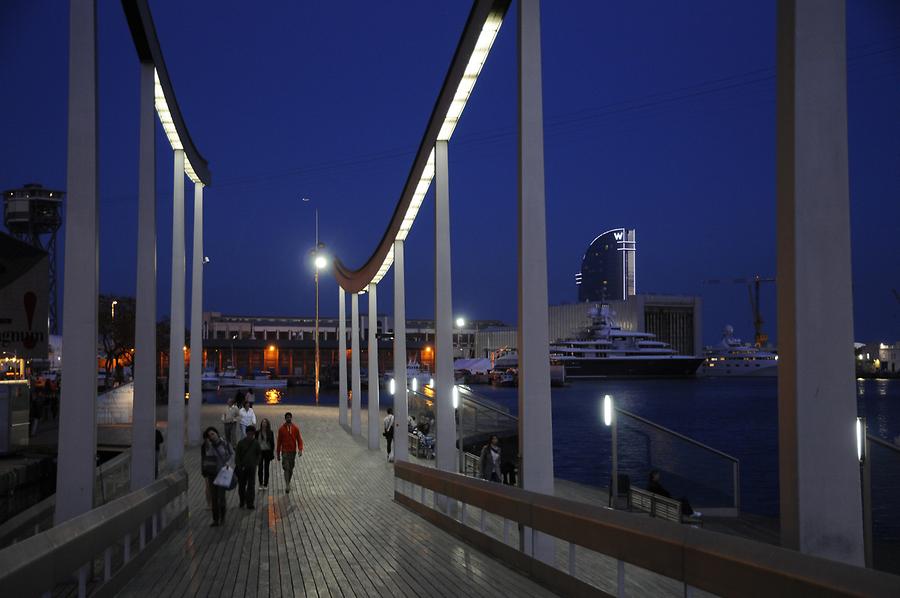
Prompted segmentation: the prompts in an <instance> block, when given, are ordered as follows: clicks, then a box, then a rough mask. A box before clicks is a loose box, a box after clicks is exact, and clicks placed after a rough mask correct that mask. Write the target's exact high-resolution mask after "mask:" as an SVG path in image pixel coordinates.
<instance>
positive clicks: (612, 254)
mask: <svg viewBox="0 0 900 598" xmlns="http://www.w3.org/2000/svg"><path fill="white" fill-rule="evenodd" d="M636 251H637V248H636V244H635V236H634V229H633V228H630V229H624V228H614V229H612V230H608V231H606V232H605V233H603V234H602V235H599V236H597V237H596V238H595V239H594V240H593V241H591V244H590V246H589V247H588V248H587V251H586V252H585V253H584V257H583V258H582V260H581V272H579V273H578V274H576V275H575V284H576V285H578V301H579V302H582V303H584V302H585V301H616V300H618V301H625V300H627V299H628V298H629V297H632V296H634V295H635V294H636V291H635V270H634V260H635V253H636Z"/></svg>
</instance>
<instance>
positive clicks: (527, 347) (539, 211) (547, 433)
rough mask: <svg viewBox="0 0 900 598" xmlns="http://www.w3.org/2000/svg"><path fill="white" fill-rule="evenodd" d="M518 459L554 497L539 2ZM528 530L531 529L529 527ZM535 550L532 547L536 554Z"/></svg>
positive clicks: (523, 167)
mask: <svg viewBox="0 0 900 598" xmlns="http://www.w3.org/2000/svg"><path fill="white" fill-rule="evenodd" d="M518 32H519V264H518V265H519V289H518V292H519V326H518V343H517V345H518V353H519V456H520V457H521V458H522V472H521V475H522V487H523V488H525V489H526V490H531V491H533V492H541V493H543V494H550V495H552V494H553V427H552V420H551V413H550V356H549V353H548V347H549V346H550V342H549V322H548V314H547V306H548V299H547V231H546V216H545V214H546V212H545V207H544V116H543V98H542V89H541V5H540V1H539V0H522V1H521V2H520V3H519V29H518ZM526 531H527V530H526ZM524 538H525V542H524V549H525V551H526V553H531V554H533V555H534V557H535V558H538V559H540V560H542V561H544V562H546V563H552V562H553V556H554V554H553V551H554V542H553V538H551V537H550V536H546V535H544V534H540V533H535V534H534V538H535V542H534V546H531V538H532V535H531V533H525V534H524ZM532 550H533V552H532Z"/></svg>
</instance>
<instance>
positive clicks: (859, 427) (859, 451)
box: [856, 417, 865, 463]
mask: <svg viewBox="0 0 900 598" xmlns="http://www.w3.org/2000/svg"><path fill="white" fill-rule="evenodd" d="M864 435H865V432H864V430H863V418H861V417H857V418H856V459H857V461H859V462H860V463H862V462H863V459H864V452H863V451H864V449H863V443H864V441H863V436H864Z"/></svg>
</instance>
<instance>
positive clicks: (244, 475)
mask: <svg viewBox="0 0 900 598" xmlns="http://www.w3.org/2000/svg"><path fill="white" fill-rule="evenodd" d="M246 432H247V435H246V436H245V437H244V438H243V439H241V441H240V442H238V445H237V448H236V449H235V451H234V453H235V458H234V465H235V467H234V472H235V473H236V474H237V477H238V499H239V508H244V507H247V508H248V509H255V508H256V507H255V506H254V504H253V500H254V498H255V497H256V488H255V487H254V485H253V482H254V481H255V480H256V467H257V466H258V465H259V456H260V449H259V442H257V440H256V426H254V425H253V424H251V425H249V426H247V430H246Z"/></svg>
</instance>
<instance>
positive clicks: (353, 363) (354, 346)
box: [350, 293, 362, 436]
mask: <svg viewBox="0 0 900 598" xmlns="http://www.w3.org/2000/svg"><path fill="white" fill-rule="evenodd" d="M350 318H351V321H350V368H351V370H352V371H351V374H352V386H353V398H352V401H353V403H352V405H351V408H350V429H351V432H352V433H353V435H354V436H359V435H360V434H362V423H361V421H360V418H361V417H362V411H361V409H360V404H361V403H362V390H361V389H362V383H361V382H360V379H359V294H357V293H351V294H350Z"/></svg>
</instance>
